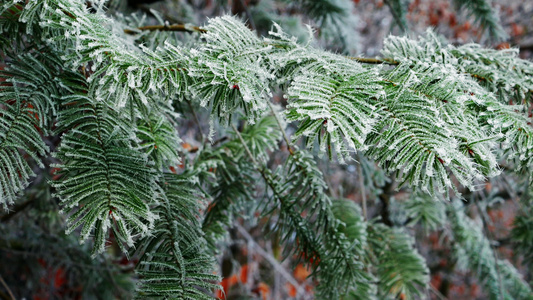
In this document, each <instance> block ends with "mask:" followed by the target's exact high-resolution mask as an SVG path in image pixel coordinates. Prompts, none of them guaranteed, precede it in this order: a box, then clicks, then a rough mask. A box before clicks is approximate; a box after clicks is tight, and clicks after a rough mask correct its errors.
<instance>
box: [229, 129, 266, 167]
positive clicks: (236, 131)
mask: <svg viewBox="0 0 533 300" xmlns="http://www.w3.org/2000/svg"><path fill="white" fill-rule="evenodd" d="M231 128H233V131H235V134H237V137H238V138H239V140H240V141H241V144H242V146H243V147H244V150H245V151H246V154H248V156H249V157H250V159H251V160H252V162H253V163H254V165H255V166H256V168H258V169H259V168H260V166H259V164H258V163H257V160H255V157H254V156H253V154H252V152H251V151H250V149H249V148H248V145H246V142H245V141H244V139H243V138H242V135H241V133H240V132H239V130H238V129H237V127H235V125H233V124H231ZM259 170H260V169H259ZM261 173H262V174H263V175H264V173H263V172H261Z"/></svg>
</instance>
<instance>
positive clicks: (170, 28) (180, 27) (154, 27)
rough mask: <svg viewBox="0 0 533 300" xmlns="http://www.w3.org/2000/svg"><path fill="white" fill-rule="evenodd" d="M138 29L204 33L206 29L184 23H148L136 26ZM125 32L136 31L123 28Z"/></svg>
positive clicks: (131, 32)
mask: <svg viewBox="0 0 533 300" xmlns="http://www.w3.org/2000/svg"><path fill="white" fill-rule="evenodd" d="M137 30H139V31H180V32H199V33H206V32H207V30H205V29H203V28H200V27H198V26H188V25H185V24H172V25H149V26H141V27H137ZM124 33H126V34H137V33H138V31H136V30H131V29H124Z"/></svg>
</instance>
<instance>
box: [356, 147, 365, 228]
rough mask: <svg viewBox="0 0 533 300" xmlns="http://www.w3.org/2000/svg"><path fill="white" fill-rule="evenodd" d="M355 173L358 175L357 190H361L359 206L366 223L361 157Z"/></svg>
mask: <svg viewBox="0 0 533 300" xmlns="http://www.w3.org/2000/svg"><path fill="white" fill-rule="evenodd" d="M358 156H359V155H358ZM357 171H358V175H359V189H360V190H361V203H362V205H361V206H362V208H363V218H364V220H365V221H366V220H367V210H366V190H365V182H364V180H363V168H362V167H361V156H359V165H357Z"/></svg>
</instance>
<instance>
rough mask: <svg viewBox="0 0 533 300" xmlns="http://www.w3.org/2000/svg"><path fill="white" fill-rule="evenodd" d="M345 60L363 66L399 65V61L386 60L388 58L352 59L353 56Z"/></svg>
mask: <svg viewBox="0 0 533 300" xmlns="http://www.w3.org/2000/svg"><path fill="white" fill-rule="evenodd" d="M346 58H349V59H351V60H355V61H357V62H360V63H363V64H372V65H381V64H386V65H399V64H400V62H399V61H395V60H392V59H388V58H384V59H380V58H368V57H354V56H346Z"/></svg>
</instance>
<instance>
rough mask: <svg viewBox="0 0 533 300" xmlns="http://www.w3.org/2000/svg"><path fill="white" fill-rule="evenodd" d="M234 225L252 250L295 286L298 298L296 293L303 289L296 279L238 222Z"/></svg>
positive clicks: (303, 292) (299, 293) (302, 292)
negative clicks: (251, 246)
mask: <svg viewBox="0 0 533 300" xmlns="http://www.w3.org/2000/svg"><path fill="white" fill-rule="evenodd" d="M235 227H236V228H237V230H238V231H239V233H240V234H241V235H242V236H243V237H244V238H245V239H246V240H247V241H248V242H249V243H250V244H251V245H253V246H254V250H255V251H257V253H259V255H261V256H262V257H263V258H265V259H266V260H267V261H268V262H269V263H270V264H271V265H272V266H273V267H274V269H276V270H277V271H278V272H279V273H280V274H281V275H282V276H283V277H284V278H285V279H286V280H287V281H288V282H289V283H290V284H292V285H293V286H294V287H295V288H296V293H297V295H296V298H298V295H304V294H305V290H304V289H303V288H302V287H301V286H300V284H299V283H298V281H296V279H295V278H294V277H293V276H292V275H291V274H290V273H289V272H287V270H286V269H285V268H284V267H283V266H282V265H281V264H280V263H279V262H278V260H277V259H276V258H274V257H273V256H272V255H270V254H269V253H268V252H266V251H265V250H264V249H263V248H261V246H259V244H257V242H256V241H255V240H254V238H253V237H252V236H251V235H250V234H249V233H248V231H246V229H244V228H243V227H242V226H241V225H240V224H239V223H235Z"/></svg>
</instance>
